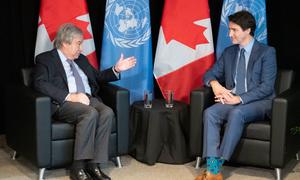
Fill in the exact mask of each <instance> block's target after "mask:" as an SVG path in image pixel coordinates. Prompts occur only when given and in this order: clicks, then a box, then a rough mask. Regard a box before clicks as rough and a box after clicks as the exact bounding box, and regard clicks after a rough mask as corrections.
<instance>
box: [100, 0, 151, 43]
mask: <svg viewBox="0 0 300 180" xmlns="http://www.w3.org/2000/svg"><path fill="white" fill-rule="evenodd" d="M149 14H150V13H149V6H148V3H147V2H146V1H145V0H138V1H137V0H108V1H107V5H106V13H105V30H106V31H107V32H108V38H109V39H110V40H111V41H112V43H113V45H114V46H119V47H122V48H133V47H138V46H140V45H142V44H144V43H145V42H147V40H148V39H149V38H150V35H151V28H150V17H149Z"/></svg>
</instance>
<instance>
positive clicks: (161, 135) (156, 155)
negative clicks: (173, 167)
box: [130, 99, 191, 165]
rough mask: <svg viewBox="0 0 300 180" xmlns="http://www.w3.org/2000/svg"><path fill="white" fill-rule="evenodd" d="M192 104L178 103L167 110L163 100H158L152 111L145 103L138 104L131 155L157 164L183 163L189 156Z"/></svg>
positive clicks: (134, 111)
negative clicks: (188, 141) (189, 114)
mask: <svg viewBox="0 0 300 180" xmlns="http://www.w3.org/2000/svg"><path fill="white" fill-rule="evenodd" d="M188 117H189V116H188V105H187V104H185V103H182V102H177V101H175V102H174V107H173V108H166V107H165V105H164V100H163V99H160V100H159V99H155V100H154V101H153V102H152V108H144V104H143V101H137V102H134V103H133V105H132V110H131V118H130V121H131V122H130V139H131V145H132V146H131V148H130V150H131V155H133V156H134V157H135V158H136V159H137V160H139V161H141V162H144V163H147V164H149V165H153V164H155V163H156V162H162V163H170V164H183V163H186V162H189V161H190V160H191V159H190V158H189V156H188V148H187V137H188V136H187V135H188V132H187V130H188V121H189V118H188Z"/></svg>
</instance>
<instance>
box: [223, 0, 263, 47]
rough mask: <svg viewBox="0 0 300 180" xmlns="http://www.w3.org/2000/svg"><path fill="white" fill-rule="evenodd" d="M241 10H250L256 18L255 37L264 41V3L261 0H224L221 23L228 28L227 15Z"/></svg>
mask: <svg viewBox="0 0 300 180" xmlns="http://www.w3.org/2000/svg"><path fill="white" fill-rule="evenodd" d="M241 10H247V11H250V12H251V13H252V14H253V15H254V17H255V19H256V26H257V27H256V30H255V38H256V39H257V40H258V41H261V42H263V41H266V39H267V28H266V23H267V22H266V21H267V20H266V4H265V1H262V0H239V1H236V0H225V1H224V3H223V9H222V14H221V23H222V25H223V26H225V27H226V28H228V16H229V15H231V14H233V13H235V12H237V11H241Z"/></svg>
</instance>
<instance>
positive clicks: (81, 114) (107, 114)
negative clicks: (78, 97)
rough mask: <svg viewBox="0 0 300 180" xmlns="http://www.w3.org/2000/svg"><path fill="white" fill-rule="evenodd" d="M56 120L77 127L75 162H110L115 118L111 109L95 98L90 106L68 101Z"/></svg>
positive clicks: (56, 115) (61, 108)
mask: <svg viewBox="0 0 300 180" xmlns="http://www.w3.org/2000/svg"><path fill="white" fill-rule="evenodd" d="M55 118H56V119H58V120H60V121H64V122H67V123H71V124H75V125H76V129H75V131H76V132H75V145H74V160H85V159H90V160H92V162H94V163H105V162H107V161H108V143H109V136H110V133H111V126H112V122H113V120H114V118H115V116H114V113H113V111H112V109H111V108H110V107H108V106H106V105H105V104H103V103H102V102H100V101H99V100H98V99H97V98H94V97H91V98H90V105H84V104H82V103H78V102H68V101H67V102H65V103H64V104H63V105H62V106H61V107H60V108H59V109H58V110H57V112H56V113H55Z"/></svg>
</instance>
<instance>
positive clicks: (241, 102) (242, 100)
mask: <svg viewBox="0 0 300 180" xmlns="http://www.w3.org/2000/svg"><path fill="white" fill-rule="evenodd" d="M240 101H241V104H244V102H243V99H242V98H241V96H240Z"/></svg>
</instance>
